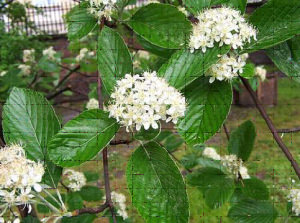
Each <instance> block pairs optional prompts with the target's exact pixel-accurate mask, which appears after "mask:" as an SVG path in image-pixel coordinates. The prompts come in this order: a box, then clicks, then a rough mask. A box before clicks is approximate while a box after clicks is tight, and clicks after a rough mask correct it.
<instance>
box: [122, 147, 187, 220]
mask: <svg viewBox="0 0 300 223" xmlns="http://www.w3.org/2000/svg"><path fill="white" fill-rule="evenodd" d="M126 177H127V184H128V188H129V190H130V193H131V196H132V204H133V205H134V206H135V207H136V208H137V209H138V211H139V213H140V214H141V216H142V217H143V218H144V219H145V220H146V222H149V223H150V222H151V223H162V222H164V223H175V222H176V223H187V222H188V219H189V204H188V198H187V194H186V189H185V183H184V181H183V178H182V176H181V174H180V171H179V169H178V167H177V166H176V164H175V163H174V161H173V160H172V159H171V158H170V156H169V154H168V152H167V151H166V150H165V149H164V148H162V147H161V146H160V145H159V144H157V143H156V142H149V143H147V144H145V145H141V146H140V147H139V148H138V149H137V150H136V151H135V152H134V153H133V154H132V156H131V158H130V160H129V162H128V165H127V171H126Z"/></svg>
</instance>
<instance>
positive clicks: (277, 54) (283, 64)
mask: <svg viewBox="0 0 300 223" xmlns="http://www.w3.org/2000/svg"><path fill="white" fill-rule="evenodd" d="M293 46H294V45H289V44H288V42H284V43H282V44H280V45H278V46H275V47H272V48H270V49H267V51H266V52H267V55H268V56H269V57H270V58H271V60H272V61H273V62H274V64H275V65H276V66H277V67H278V69H279V70H281V71H282V72H283V73H285V74H286V75H287V76H289V77H291V78H292V79H293V80H296V81H298V82H300V60H299V59H298V58H297V56H296V55H297V54H296V55H295V56H296V58H295V57H294V56H293V54H295V53H297V51H295V50H293V48H292V47H293ZM298 52H300V50H298Z"/></svg>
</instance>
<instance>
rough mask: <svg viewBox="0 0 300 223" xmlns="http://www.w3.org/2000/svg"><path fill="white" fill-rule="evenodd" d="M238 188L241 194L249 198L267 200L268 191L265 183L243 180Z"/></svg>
mask: <svg viewBox="0 0 300 223" xmlns="http://www.w3.org/2000/svg"><path fill="white" fill-rule="evenodd" d="M239 187H240V189H241V191H242V193H243V194H244V195H245V196H246V197H249V198H252V199H255V200H268V199H269V190H268V188H267V186H266V185H265V183H264V182H263V181H261V180H259V179H257V178H254V177H252V178H250V179H245V180H243V181H242V182H241V183H240V184H239Z"/></svg>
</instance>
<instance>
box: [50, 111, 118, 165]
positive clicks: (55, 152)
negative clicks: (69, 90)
mask: <svg viewBox="0 0 300 223" xmlns="http://www.w3.org/2000/svg"><path fill="white" fill-rule="evenodd" d="M118 129H119V125H118V124H117V122H116V120H115V119H113V118H109V117H108V113H106V112H104V111H102V110H98V109H93V110H88V111H85V112H83V113H81V114H80V115H79V116H77V117H76V118H74V119H72V120H71V121H69V122H68V123H66V124H65V126H64V127H63V128H62V129H61V130H60V131H59V133H57V134H56V135H55V136H54V137H53V138H52V140H51V141H50V142H49V144H48V151H49V155H50V159H51V160H52V161H53V162H54V163H56V164H57V165H59V166H62V167H70V166H76V165H80V164H81V163H84V162H85V161H88V160H90V159H92V158H93V157H94V156H95V155H96V154H97V153H98V152H99V151H101V150H102V149H103V148H104V147H105V146H106V145H107V144H108V143H109V142H110V140H111V139H112V138H113V137H114V135H115V133H116V132H117V131H118Z"/></svg>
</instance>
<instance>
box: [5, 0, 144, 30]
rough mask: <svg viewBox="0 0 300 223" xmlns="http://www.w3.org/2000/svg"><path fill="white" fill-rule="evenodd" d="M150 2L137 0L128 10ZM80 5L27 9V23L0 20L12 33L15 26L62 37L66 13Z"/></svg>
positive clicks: (65, 3)
mask: <svg viewBox="0 0 300 223" xmlns="http://www.w3.org/2000/svg"><path fill="white" fill-rule="evenodd" d="M147 1H148V0H137V3H136V4H135V5H130V6H127V8H128V9H130V8H134V7H138V6H141V5H144V4H145V3H146V2H147ZM76 4H78V3H77V2H76V1H72V0H64V1H59V3H56V4H48V3H45V4H43V5H41V4H39V6H37V7H36V8H29V9H26V14H27V19H28V21H25V22H17V23H15V22H12V19H11V18H9V17H8V16H7V15H2V18H1V15H0V20H2V21H4V23H5V29H6V31H10V30H11V29H12V28H14V27H13V26H17V27H18V28H20V30H22V31H24V32H25V33H26V34H27V35H36V34H46V35H61V34H66V33H67V27H66V24H65V22H64V16H65V15H66V13H67V12H68V11H69V10H70V9H71V8H72V7H74V6H75V5H76Z"/></svg>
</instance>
